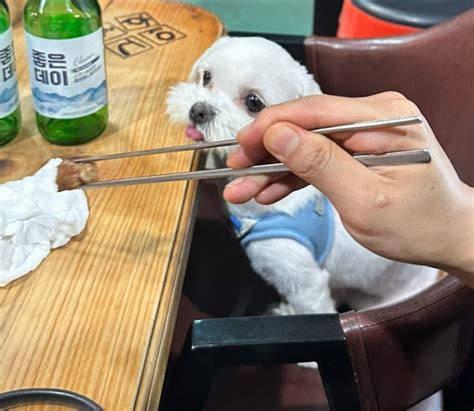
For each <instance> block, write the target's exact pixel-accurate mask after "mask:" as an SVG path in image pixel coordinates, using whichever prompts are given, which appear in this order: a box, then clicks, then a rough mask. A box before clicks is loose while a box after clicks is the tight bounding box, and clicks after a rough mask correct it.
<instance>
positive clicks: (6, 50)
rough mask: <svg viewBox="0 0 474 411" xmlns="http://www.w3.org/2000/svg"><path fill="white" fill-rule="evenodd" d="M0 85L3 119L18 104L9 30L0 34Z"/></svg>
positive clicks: (0, 116) (13, 56) (1, 114)
mask: <svg viewBox="0 0 474 411" xmlns="http://www.w3.org/2000/svg"><path fill="white" fill-rule="evenodd" d="M0 83H1V87H0V118H4V117H7V116H8V115H10V114H11V113H13V112H14V111H15V110H16V109H17V108H18V104H19V103H20V99H19V97H18V84H17V79H16V69H15V54H14V53H13V41H12V29H11V28H9V29H8V30H7V31H5V32H4V33H2V34H0Z"/></svg>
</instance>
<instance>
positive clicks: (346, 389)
mask: <svg viewBox="0 0 474 411" xmlns="http://www.w3.org/2000/svg"><path fill="white" fill-rule="evenodd" d="M307 361H317V362H318V366H319V370H320V373H321V377H322V380H323V384H324V387H325V390H326V394H327V396H328V400H329V404H330V405H331V409H333V410H348V409H350V410H358V409H359V408H360V405H359V404H360V401H359V395H358V390H357V385H356V383H355V378H354V371H353V368H352V362H351V358H350V356H349V353H348V347H347V343H346V340H345V336H344V332H343V330H342V326H341V323H340V320H339V315H338V314H318V315H315V314H311V315H292V316H251V317H234V318H220V319H209V320H196V321H194V323H193V325H192V326H191V329H190V332H189V334H188V340H187V344H186V345H185V348H184V352H183V354H182V357H181V359H180V363H179V365H178V368H177V375H176V378H175V381H174V383H173V388H172V389H173V392H174V393H175V394H171V396H170V398H171V401H169V402H168V401H167V402H166V404H167V405H166V408H165V407H162V408H161V409H162V410H166V411H169V410H174V409H176V410H178V409H187V410H191V408H189V404H190V403H192V404H193V407H194V408H192V409H193V410H196V411H197V410H202V409H203V408H204V405H205V401H206V399H207V395H208V392H209V389H210V384H211V382H212V376H213V374H214V373H215V372H216V371H217V370H218V369H219V368H222V367H228V366H237V365H269V364H283V363H295V362H307ZM191 397H192V398H193V400H192V401H189V398H191ZM183 399H184V401H185V404H183V403H182V402H180V401H183ZM183 406H184V407H185V408H183Z"/></svg>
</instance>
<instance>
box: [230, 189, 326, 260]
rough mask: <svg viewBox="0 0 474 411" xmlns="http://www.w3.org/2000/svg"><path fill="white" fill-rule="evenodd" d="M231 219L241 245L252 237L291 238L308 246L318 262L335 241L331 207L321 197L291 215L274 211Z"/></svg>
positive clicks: (258, 238) (253, 239)
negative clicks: (272, 212)
mask: <svg viewBox="0 0 474 411" xmlns="http://www.w3.org/2000/svg"><path fill="white" fill-rule="evenodd" d="M230 221H231V222H232V225H233V226H234V230H235V232H236V234H237V237H238V238H239V239H240V241H241V243H242V245H243V246H244V247H246V246H247V245H248V244H249V243H250V242H251V241H255V240H266V239H270V238H282V237H283V238H290V239H292V240H295V241H297V242H298V243H300V244H302V245H304V246H305V247H306V248H308V249H309V250H310V251H311V252H312V253H313V255H314V258H315V259H316V261H317V262H318V263H319V264H322V263H323V262H324V260H325V259H326V257H327V256H328V254H329V252H330V251H331V247H332V244H333V241H334V210H333V208H332V205H331V203H330V202H329V200H328V199H327V198H326V197H324V196H321V197H319V198H318V199H316V202H314V201H312V202H309V203H308V205H307V206H305V207H304V208H302V209H301V210H299V211H298V213H297V214H296V215H294V216H289V215H287V214H284V213H274V214H267V215H264V216H262V217H259V218H244V219H239V218H237V217H236V216H234V215H231V216H230Z"/></svg>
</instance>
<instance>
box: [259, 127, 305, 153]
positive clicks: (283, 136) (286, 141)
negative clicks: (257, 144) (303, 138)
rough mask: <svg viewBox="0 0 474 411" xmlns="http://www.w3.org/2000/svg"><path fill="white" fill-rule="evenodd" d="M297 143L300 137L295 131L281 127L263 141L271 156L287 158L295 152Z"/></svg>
mask: <svg viewBox="0 0 474 411" xmlns="http://www.w3.org/2000/svg"><path fill="white" fill-rule="evenodd" d="M299 142H300V136H299V134H298V133H297V132H296V131H295V130H293V129H291V128H289V127H281V128H278V129H276V130H275V131H274V132H273V133H272V135H271V136H269V138H268V139H267V140H266V141H265V145H266V146H267V149H268V150H270V151H271V152H272V153H273V154H278V155H280V156H282V157H288V156H290V155H291V154H292V153H293V152H294V151H295V150H296V148H297V147H298V144H299Z"/></svg>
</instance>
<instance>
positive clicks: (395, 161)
mask: <svg viewBox="0 0 474 411" xmlns="http://www.w3.org/2000/svg"><path fill="white" fill-rule="evenodd" d="M421 122H422V119H421V118H420V117H419V116H411V117H399V118H391V119H385V120H371V121H363V122H358V123H351V124H343V125H339V126H333V127H324V128H318V129H315V130H311V131H312V132H313V133H318V134H335V133H343V132H347V131H363V130H373V129H381V128H387V127H397V126H406V125H410V124H418V123H421ZM233 145H238V142H237V140H236V139H231V140H222V141H216V142H203V143H197V144H188V145H182V146H175V147H162V148H157V149H152V150H143V151H132V152H126V153H117V154H109V155H103V156H90V157H81V158H74V159H72V161H74V162H76V163H84V162H93V161H105V160H114V159H118V158H129V157H141V156H148V155H152V154H165V153H176V152H180V151H195V150H205V149H210V148H216V147H227V146H233ZM353 158H354V159H355V160H357V161H359V162H360V163H361V164H363V165H365V166H367V167H373V166H394V165H404V164H419V163H429V162H430V161H431V154H430V151H429V150H428V149H419V150H407V151H393V152H389V153H385V154H359V155H354V156H353ZM288 171H289V170H288V168H287V167H286V166H285V165H284V164H282V163H275V164H264V165H256V166H253V167H248V168H241V169H232V168H219V169H212V170H200V171H191V172H182V173H171V174H160V175H155V176H146V177H132V178H123V179H118V180H105V181H97V182H93V183H89V184H84V185H83V186H81V188H84V189H89V188H103V187H117V186H128V185H138V184H151V183H164V182H169V181H182V180H204V179H213V178H223V177H240V176H248V175H256V174H271V173H282V172H288Z"/></svg>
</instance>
